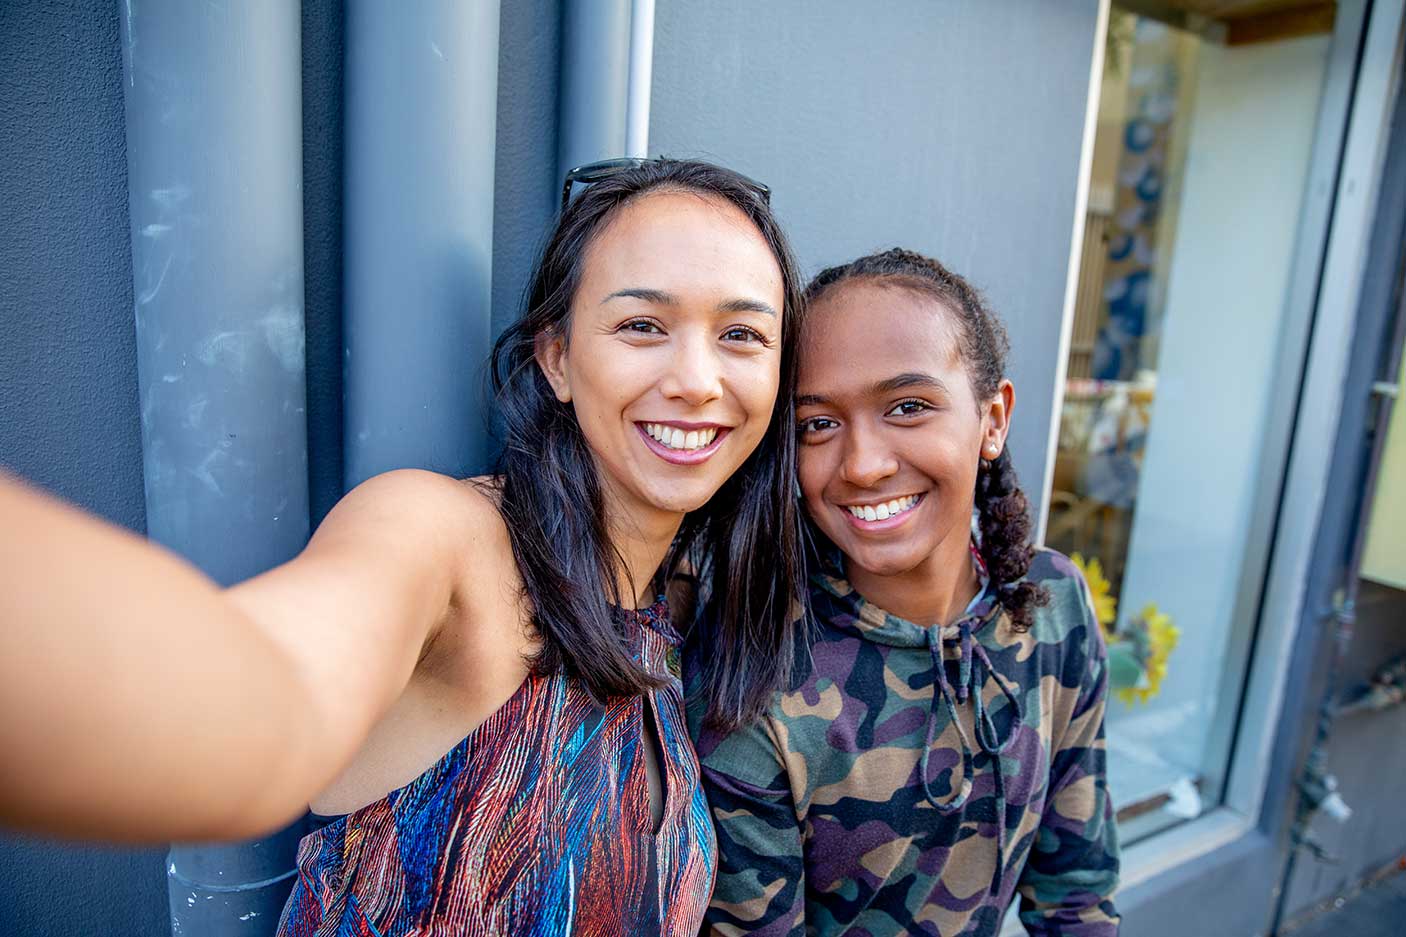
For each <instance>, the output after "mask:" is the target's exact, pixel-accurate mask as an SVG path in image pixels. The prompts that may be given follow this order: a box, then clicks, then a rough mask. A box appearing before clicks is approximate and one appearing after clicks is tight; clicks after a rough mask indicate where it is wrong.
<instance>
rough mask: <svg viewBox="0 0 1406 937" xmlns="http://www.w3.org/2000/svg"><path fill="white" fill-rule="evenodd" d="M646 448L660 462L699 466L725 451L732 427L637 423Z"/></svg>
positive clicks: (666, 422) (682, 423)
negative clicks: (659, 459) (715, 454)
mask: <svg viewBox="0 0 1406 937" xmlns="http://www.w3.org/2000/svg"><path fill="white" fill-rule="evenodd" d="M635 428H636V429H638V430H639V432H640V435H641V436H642V437H643V438H644V444H645V446H646V447H647V448H648V449H649V451H650V452H653V453H654V454H655V455H657V456H659V458H661V459H663V460H664V461H665V462H672V463H673V464H674V465H698V464H699V463H701V462H706V461H707V460H708V459H710V458H712V456H713V454H714V453H716V452H717V451H718V450H719V449H720V448H722V444H723V440H724V439H726V438H727V434H728V433H729V432H731V430H732V427H730V426H722V425H720V424H717V423H686V422H680V421H661V422H657V423H642V422H636V423H635Z"/></svg>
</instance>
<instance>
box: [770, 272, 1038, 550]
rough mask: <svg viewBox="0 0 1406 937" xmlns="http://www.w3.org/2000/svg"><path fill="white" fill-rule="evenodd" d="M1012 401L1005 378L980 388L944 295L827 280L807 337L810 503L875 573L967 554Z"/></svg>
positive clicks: (805, 427)
mask: <svg viewBox="0 0 1406 937" xmlns="http://www.w3.org/2000/svg"><path fill="white" fill-rule="evenodd" d="M1013 402H1014V394H1013V392H1012V390H1011V387H1010V382H1008V381H1003V382H1002V384H1001V388H1000V390H999V391H998V393H997V395H996V398H995V399H994V400H991V401H977V400H976V399H975V397H974V396H973V392H972V387H971V381H970V380H969V379H968V376H967V369H966V367H965V365H964V363H963V360H962V355H961V345H960V340H959V333H958V324H957V321H956V319H955V317H954V316H953V315H952V314H951V313H949V312H948V311H947V309H946V308H945V307H944V306H943V305H942V304H941V303H939V302H938V301H937V300H936V299H934V298H932V297H931V296H927V295H925V294H923V293H920V292H916V291H914V290H911V289H908V288H904V287H898V286H894V285H888V286H884V285H880V284H879V283H877V282H874V281H865V280H857V281H852V282H849V283H844V284H841V285H840V286H837V287H833V288H831V289H830V290H829V291H828V292H826V293H825V294H823V295H822V296H821V298H820V300H819V301H818V302H817V303H816V304H815V305H814V306H813V307H812V308H811V310H810V312H809V313H808V315H807V319H806V326H805V335H804V338H803V340H802V342H801V358H800V375H799V386H798V393H797V398H796V404H797V407H796V417H797V420H798V423H799V427H800V443H801V444H800V447H799V450H800V451H799V462H800V483H801V492H802V494H803V495H804V497H805V505H806V510H807V511H809V513H810V516H811V518H812V519H813V520H814V521H815V523H816V524H817V525H818V526H819V527H820V529H821V530H822V531H824V532H825V534H826V535H827V536H828V537H829V538H830V539H831V541H833V542H834V544H835V545H836V546H837V547H839V548H840V549H841V550H842V551H844V553H845V555H846V557H848V559H849V561H850V563H851V564H857V565H858V566H859V567H860V568H861V569H863V570H865V571H867V572H869V573H871V574H874V575H880V576H897V575H903V574H905V573H909V572H912V571H914V570H916V569H918V568H919V567H920V566H921V565H922V564H923V563H924V562H926V561H928V560H930V559H931V560H939V561H940V560H947V559H950V558H951V557H955V556H958V555H965V551H966V545H967V543H968V540H969V536H970V531H971V511H972V504H973V501H974V496H975V490H976V475H977V466H978V463H979V460H980V459H982V458H988V459H989V458H993V457H995V455H997V454H998V453H999V452H1000V449H1001V446H1003V445H1004V444H1005V435H1006V430H1007V426H1008V424H1007V418H1008V414H1009V411H1010V406H1011V404H1012V403H1013ZM958 551H960V553H959V552H958Z"/></svg>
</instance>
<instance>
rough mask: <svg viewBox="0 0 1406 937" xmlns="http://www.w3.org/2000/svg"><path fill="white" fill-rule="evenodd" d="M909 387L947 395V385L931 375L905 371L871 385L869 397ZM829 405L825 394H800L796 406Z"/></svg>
mask: <svg viewBox="0 0 1406 937" xmlns="http://www.w3.org/2000/svg"><path fill="white" fill-rule="evenodd" d="M909 387H930V388H932V389H933V390H936V391H937V392H939V393H942V394H945V393H947V385H946V384H944V383H942V381H941V380H940V379H938V378H936V377H933V376H932V375H931V374H924V373H923V372H921V371H905V372H904V373H902V374H896V375H894V376H893V377H889V378H885V379H884V380H882V381H878V382H877V383H875V384H872V385H870V387H869V395H870V396H872V397H880V396H883V395H884V394H891V393H893V392H894V391H896V390H905V389H907V388H909ZM828 403H830V398H829V397H826V396H825V395H824V394H800V395H798V396H797V397H796V406H798V407H820V406H824V405H825V404H828Z"/></svg>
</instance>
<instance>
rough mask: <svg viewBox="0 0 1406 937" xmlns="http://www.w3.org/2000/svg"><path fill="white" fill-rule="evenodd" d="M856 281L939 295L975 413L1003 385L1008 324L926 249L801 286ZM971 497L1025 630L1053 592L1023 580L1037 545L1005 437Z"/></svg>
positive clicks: (1017, 623)
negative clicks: (953, 328)
mask: <svg viewBox="0 0 1406 937" xmlns="http://www.w3.org/2000/svg"><path fill="white" fill-rule="evenodd" d="M861 281H862V282H869V283H877V284H880V285H884V286H893V287H898V288H902V289H908V290H912V291H914V292H916V293H920V294H923V295H925V296H929V297H931V298H933V299H935V300H937V302H938V304H939V305H941V306H942V308H943V309H944V310H945V311H946V312H947V313H948V314H949V315H950V316H951V317H952V319H953V322H954V323H955V324H956V326H957V329H958V345H959V349H960V352H961V355H962V363H963V365H964V366H965V368H966V371H967V378H968V380H969V381H970V382H971V389H972V395H973V396H974V397H975V398H976V401H977V413H978V415H980V414H981V413H982V412H983V411H984V408H985V404H986V403H988V402H989V401H990V400H991V399H992V398H993V397H994V396H996V394H997V393H998V392H999V390H1000V386H1001V381H1002V380H1003V379H1004V377H1005V372H1006V355H1007V354H1008V353H1009V352H1010V339H1009V338H1008V337H1007V335H1006V329H1005V326H1003V325H1002V324H1001V320H1000V319H999V318H998V317H997V316H996V314H995V313H994V312H992V311H991V309H990V308H989V307H988V306H987V305H986V301H985V299H984V298H983V297H982V295H981V293H980V292H979V291H978V290H977V289H976V288H975V287H973V286H972V285H971V284H970V283H968V282H967V281H966V280H965V279H963V278H962V277H961V276H959V275H957V274H955V273H953V272H952V271H951V270H948V269H947V268H946V267H944V266H943V265H942V264H941V263H939V262H938V261H936V260H934V259H932V258H931V257H925V256H924V255H922V254H919V253H917V252H915V251H910V250H904V249H902V248H898V247H895V248H892V249H890V250H886V251H884V252H882V253H879V254H870V255H868V256H866V257H860V258H859V259H858V260H853V261H851V262H849V263H847V264H841V265H840V266H836V267H830V268H829V269H827V270H823V271H821V273H820V274H819V275H818V276H817V277H816V278H815V279H814V280H812V281H811V283H810V285H809V286H808V287H807V288H806V299H807V301H808V302H811V303H814V302H815V301H816V300H818V299H819V298H820V297H821V296H823V295H824V294H825V293H827V292H829V291H830V290H832V289H834V288H835V287H837V286H839V285H840V284H842V283H850V282H861ZM972 497H973V504H974V505H975V507H976V509H977V512H978V527H979V529H980V531H981V558H982V560H983V562H985V563H986V571H987V574H988V575H989V576H990V577H991V582H992V584H993V585H994V586H995V587H996V590H997V595H998V596H999V598H1000V602H1001V606H1002V607H1003V608H1004V609H1005V611H1006V614H1007V615H1008V616H1009V617H1010V622H1011V626H1012V627H1013V628H1015V629H1016V630H1017V631H1026V630H1028V629H1029V628H1030V625H1031V624H1032V623H1033V620H1034V615H1035V609H1036V608H1037V607H1040V606H1043V605H1046V604H1048V603H1049V601H1050V595H1049V591H1048V590H1047V589H1045V588H1044V587H1042V586H1038V585H1036V584H1035V583H1031V582H1025V581H1023V580H1024V577H1025V574H1026V573H1027V572H1028V571H1029V570H1030V562H1031V560H1032V558H1033V557H1034V555H1035V548H1034V546H1033V545H1032V543H1031V523H1030V502H1029V500H1028V499H1027V498H1026V497H1025V492H1024V491H1023V490H1022V489H1021V487H1020V483H1019V481H1018V480H1017V478H1016V472H1015V466H1014V464H1013V463H1012V462H1011V455H1010V446H1009V445H1006V446H1004V447H1003V448H1002V449H1001V454H1000V455H998V456H997V457H996V458H995V459H991V460H988V459H984V458H979V462H978V467H977V476H976V490H975V491H974V492H973V493H972Z"/></svg>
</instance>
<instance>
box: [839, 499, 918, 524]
mask: <svg viewBox="0 0 1406 937" xmlns="http://www.w3.org/2000/svg"><path fill="white" fill-rule="evenodd" d="M917 503H918V496H917V495H908V496H907V497H906V498H894V499H893V500H892V501H884V502H883V503H881V504H860V505H850V506H847V507H846V508H845V510H847V511H849V512H850V513H851V514H853V515H854V516H855V517H857V518H859V519H860V520H862V521H886V520H888V519H889V518H890V517H897V516H898V515H899V514H902V513H903V512H904V511H909V510H912V508H913V506H914V505H915V504H917Z"/></svg>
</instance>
